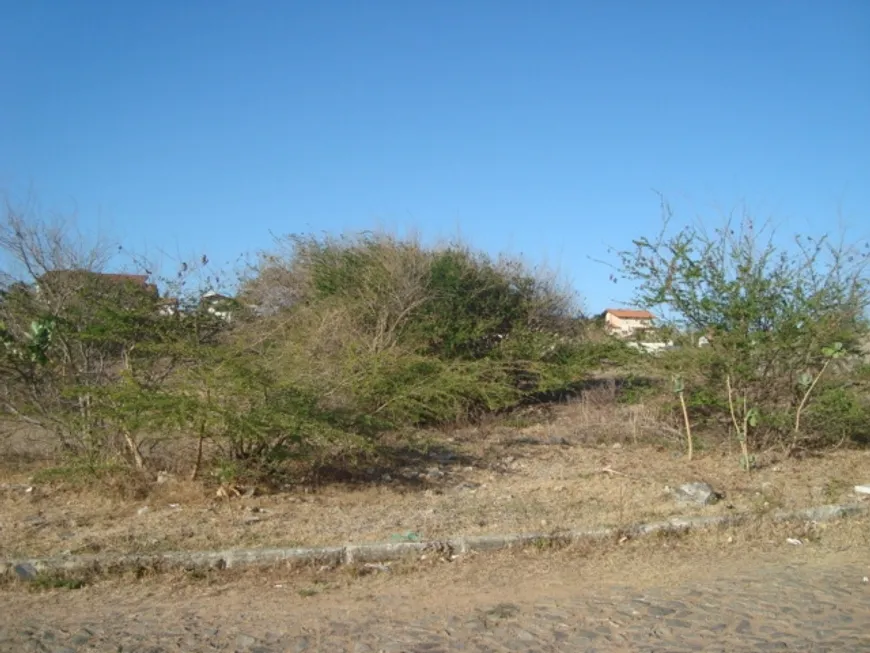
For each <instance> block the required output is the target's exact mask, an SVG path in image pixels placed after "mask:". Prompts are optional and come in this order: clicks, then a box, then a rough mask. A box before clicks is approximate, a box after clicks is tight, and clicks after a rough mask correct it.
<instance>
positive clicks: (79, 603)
mask: <svg viewBox="0 0 870 653" xmlns="http://www.w3.org/2000/svg"><path fill="white" fill-rule="evenodd" d="M796 536H797V537H800V538H801V544H800V545H794V544H792V543H789V541H788V538H790V537H791V538H794V537H796ZM868 546H870V522H868V520H867V518H853V519H846V520H841V521H836V522H830V523H826V524H820V525H816V526H813V525H806V524H804V525H798V524H791V525H786V524H781V523H780V524H773V523H769V522H766V521H765V520H764V519H763V518H759V520H758V521H756V522H753V523H752V524H750V525H749V526H748V527H747V526H743V527H740V528H735V529H712V530H709V531H700V532H696V533H690V534H670V535H663V536H659V537H652V538H644V539H641V540H636V541H631V540H629V541H627V542H625V543H624V544H620V545H616V546H608V547H593V548H583V547H582V546H571V547H567V548H565V549H561V550H541V549H536V548H534V547H532V548H528V549H525V550H520V551H508V552H500V553H495V554H490V555H480V556H476V555H470V556H462V557H461V558H460V559H458V560H456V561H454V562H434V561H430V562H427V563H425V564H424V563H420V562H400V563H394V564H393V565H392V566H390V568H389V569H387V570H383V571H373V572H371V573H368V574H361V573H360V570H359V569H355V568H349V567H341V568H338V569H335V570H322V569H314V568H307V569H306V568H301V569H288V568H286V567H276V568H271V569H246V570H224V571H214V572H208V573H207V574H205V575H200V574H189V573H188V574H184V573H181V572H178V573H170V574H158V575H155V576H146V577H144V578H138V579H137V578H134V577H132V576H130V575H127V576H124V577H109V578H104V579H102V580H99V581H97V582H95V583H93V584H88V585H86V586H85V587H84V588H82V589H78V590H69V589H52V590H44V589H42V590H40V589H35V588H34V587H32V586H31V585H28V584H24V583H18V584H13V585H6V586H5V587H0V608H2V609H0V650H4V651H5V650H9V651H13V650H14V651H31V650H33V651H43V650H98V651H117V650H124V651H128V650H129V651H143V652H144V651H159V652H161V653H164V652H165V653H169V652H180V651H184V652H185V653H190V652H192V651H215V650H221V651H223V650H226V651H249V652H253V651H261V652H265V653H279V652H285V651H300V652H303V651H312V652H313V651H324V652H325V651H330V652H333V651H340V652H342V651H347V652H348V653H349V652H351V651H354V652H373V651H379V650H383V651H403V652H408V651H433V652H434V651H447V650H465V651H480V652H481V653H482V652H483V651H487V652H489V653H492V652H495V651H498V652H505V653H506V652H507V651H516V650H524V651H530V652H531V651H534V652H538V651H540V652H542V653H543V651H575V650H592V649H593V648H594V650H600V651H629V650H634V651H636V650H660V651H663V650H668V651H696V650H717V651H718V650H721V651H725V650H727V651H739V652H743V651H747V652H748V651H756V650H772V649H777V647H778V648H786V649H787V650H807V651H808V650H814V651H815V650H843V651H845V650H850V651H851V650H854V651H857V650H866V648H865V647H866V646H867V645H868V644H870V640H868V639H867V631H866V629H865V627H866V626H867V625H870V622H868V621H867V614H868V613H867V609H866V608H867V605H868V604H867V597H868V596H870V595H868V594H867V592H868V591H870V590H868V589H867V588H868V587H870V585H867V580H866V577H867V576H868V575H870V566H868V559H867V556H866V553H865V552H866V550H867V547H868ZM669 615H670V616H669ZM64 644H66V645H67V647H66V648H62V646H63V645H64ZM518 646H519V647H520V648H518ZM4 647H5V648H4ZM83 647H87V648H83Z"/></svg>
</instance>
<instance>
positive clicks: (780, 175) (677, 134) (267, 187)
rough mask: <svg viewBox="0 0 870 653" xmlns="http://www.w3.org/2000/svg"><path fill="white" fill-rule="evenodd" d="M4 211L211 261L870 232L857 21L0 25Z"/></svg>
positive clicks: (660, 10) (159, 20) (476, 17)
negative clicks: (460, 243)
mask: <svg viewBox="0 0 870 653" xmlns="http://www.w3.org/2000/svg"><path fill="white" fill-rule="evenodd" d="M0 8H2V12H0V14H2V20H0V189H3V190H5V191H8V192H10V193H12V195H13V196H17V197H21V196H23V195H24V194H25V193H26V192H27V191H28V189H30V188H31V187H32V188H33V189H34V191H35V192H36V194H37V195H38V197H39V199H40V201H41V203H42V205H43V207H44V208H45V209H47V210H48V209H51V210H58V211H69V210H72V209H76V210H77V211H78V215H79V224H80V225H81V226H83V227H84V228H86V229H96V228H97V225H103V226H108V227H109V230H110V232H111V233H113V234H114V235H115V236H117V237H119V238H120V239H122V240H123V241H124V242H125V243H126V244H127V245H128V246H130V247H133V248H137V249H143V248H146V247H147V248H148V249H149V251H152V252H153V251H154V250H156V249H158V248H163V249H166V250H169V251H170V252H176V251H179V250H180V251H181V252H182V253H183V254H187V253H189V252H192V251H203V252H207V253H208V254H209V256H210V257H211V258H212V259H213V260H215V261H216V262H218V263H219V264H220V263H223V262H225V261H231V260H233V259H234V258H235V257H236V256H237V255H238V254H240V253H241V252H243V251H249V250H256V249H258V248H262V247H267V246H269V244H270V236H269V232H270V231H271V232H275V233H288V232H299V231H321V230H325V231H330V232H339V231H343V230H355V229H364V228H371V227H378V226H380V227H385V228H388V229H397V230H403V229H406V228H409V227H413V228H416V229H418V230H420V231H422V233H423V235H424V236H426V237H427V238H437V237H439V236H453V235H456V234H457V233H461V234H462V235H463V236H464V237H465V238H466V239H467V240H468V241H470V242H471V243H472V244H473V245H474V246H476V247H479V248H482V249H485V250H487V251H490V252H498V251H509V252H512V253H514V254H517V253H523V254H524V255H526V256H527V257H529V258H530V259H531V260H532V261H547V262H549V263H550V264H551V265H554V266H558V267H559V268H560V269H561V270H562V272H563V273H564V274H566V275H568V276H569V277H570V279H571V280H572V281H573V282H574V284H575V285H576V287H577V288H578V290H579V291H580V292H581V293H582V294H583V295H584V296H585V297H586V299H587V306H588V308H589V309H590V310H596V311H597V310H600V309H603V308H604V307H605V306H606V305H610V304H615V303H623V302H624V301H625V300H626V299H628V295H629V293H628V288H627V287H624V286H621V285H617V286H613V285H611V284H609V283H608V275H609V273H610V271H609V270H608V269H606V268H605V267H602V266H601V265H598V264H596V263H593V262H592V261H590V260H589V257H592V258H600V257H603V256H605V252H606V246H607V245H608V244H612V245H624V244H628V243H630V240H631V239H632V238H634V237H637V236H639V235H642V234H643V233H645V232H649V231H651V230H652V229H654V228H655V226H656V225H657V220H658V215H659V212H658V200H657V198H656V197H655V195H654V194H653V192H652V189H656V190H658V191H661V192H663V193H664V194H665V195H666V196H667V197H669V198H670V199H671V200H673V202H674V204H675V206H676V208H677V210H678V215H677V217H678V218H680V219H691V218H693V217H695V216H696V215H704V216H707V217H708V218H715V217H716V216H719V215H721V214H722V213H723V212H726V211H728V210H730V209H732V208H734V207H736V206H737V205H739V204H740V203H743V202H745V203H747V204H748V205H749V206H750V207H751V208H752V209H753V210H754V211H755V212H757V213H758V214H760V215H762V216H763V217H770V216H772V217H774V218H775V219H777V220H778V222H779V223H780V224H781V225H783V228H788V229H792V230H795V231H807V230H811V231H818V230H824V229H827V228H831V227H834V228H835V227H836V226H837V221H838V220H841V221H843V222H844V223H845V224H846V225H847V226H849V227H850V228H851V229H852V231H854V232H856V234H858V233H859V232H860V234H859V235H867V231H868V230H870V217H868V215H870V214H868V207H870V1H868V0H814V1H809V0H754V1H749V0H739V1H738V0H731V1H724V0H723V1H714V0H694V1H689V0H685V1H683V0H658V1H656V2H653V1H649V0H647V1H640V0H637V1H628V0H623V1H616V0H614V1H612V2H594V3H593V2H585V1H582V0H563V1H549V2H547V1H540V2H532V1H531V0H526V1H524V2H520V1H516V0H437V1H435V0H427V1H425V2H424V1H422V0H392V1H389V2H387V1H384V0H357V1H355V2H351V1H350V0H346V1H336V0H319V1H310V2H304V3H303V2H300V1H297V0H271V1H267V0H248V1H247V2H243V1H241V0H236V1H232V2H230V1H228V0H171V1H170V0H152V1H150V2H141V1H134V0H111V1H110V0H101V1H97V0H54V1H47V0H28V1H26V2H25V1H12V0H2V1H0Z"/></svg>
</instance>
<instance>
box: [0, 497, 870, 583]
mask: <svg viewBox="0 0 870 653" xmlns="http://www.w3.org/2000/svg"><path fill="white" fill-rule="evenodd" d="M868 511H870V504H859V503H854V504H844V505H826V506H817V507H814V508H807V509H804V510H797V511H790V512H786V511H779V512H775V513H773V514H772V515H768V517H772V519H773V520H774V521H777V522H784V521H815V522H824V521H830V520H833V519H838V518H841V517H848V516H852V515H857V514H860V513H864V512H868ZM754 516H756V515H754V514H753V513H740V514H734V515H722V516H717V517H698V516H696V517H674V518H672V519H668V520H666V521H660V522H651V523H646V524H634V525H631V526H628V527H624V528H601V529H590V530H573V531H566V532H562V533H555V534H554V533H526V534H516V535H480V536H468V537H456V538H449V539H447V540H439V541H432V542H389V543H380V544H359V545H354V544H351V545H347V546H343V547H316V548H271V549H266V548H263V549H228V550H226V551H172V552H167V553H155V554H142V555H136V554H129V555H85V556H58V557H51V558H32V559H25V560H9V561H0V575H13V574H16V575H19V576H25V577H27V576H30V577H33V576H35V574H37V573H57V572H68V573H69V572H72V573H75V572H91V573H117V572H122V571H130V570H136V569H155V570H169V569H184V570H189V571H192V570H196V569H225V568H231V567H245V566H267V565H274V564H279V563H297V564H298V563H308V564H312V563H313V564H322V565H330V566H336V565H341V564H353V563H381V562H389V561H392V560H398V559H401V558H406V557H409V556H412V555H424V554H427V553H429V552H434V553H441V554H443V553H451V554H462V553H470V552H488V551H498V550H502V549H511V548H518V547H520V548H521V547H525V546H532V545H535V546H556V545H566V544H573V543H577V542H595V541H602V540H607V539H612V538H616V537H622V536H626V537H642V536H645V535H651V534H653V533H661V532H681V531H688V530H691V529H698V528H708V527H710V526H736V525H739V524H741V523H743V522H746V521H748V520H750V519H751V518H752V517H754Z"/></svg>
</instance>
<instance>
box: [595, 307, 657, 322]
mask: <svg viewBox="0 0 870 653" xmlns="http://www.w3.org/2000/svg"><path fill="white" fill-rule="evenodd" d="M604 313H605V315H606V314H607V313H610V314H611V315H613V316H614V317H618V318H622V319H623V320H654V319H655V315H653V314H652V313H650V312H649V311H636V310H633V309H628V308H608V309H607V310H606V311H604Z"/></svg>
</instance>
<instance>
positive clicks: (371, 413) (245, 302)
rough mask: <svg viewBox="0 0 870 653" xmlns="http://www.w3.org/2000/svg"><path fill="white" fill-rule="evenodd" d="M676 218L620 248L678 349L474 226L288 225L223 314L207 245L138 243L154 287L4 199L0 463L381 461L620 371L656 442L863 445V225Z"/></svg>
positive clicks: (278, 482)
mask: <svg viewBox="0 0 870 653" xmlns="http://www.w3.org/2000/svg"><path fill="white" fill-rule="evenodd" d="M665 218H666V219H665V221H664V226H663V229H662V230H661V232H659V233H657V234H654V235H652V236H649V237H639V239H638V240H637V241H635V242H634V243H633V244H632V243H629V244H626V246H625V248H624V250H623V251H615V252H614V264H615V266H616V268H617V274H618V276H619V277H620V278H622V279H625V280H627V281H630V282H632V283H633V284H635V286H636V287H637V289H638V292H637V297H636V298H635V302H634V303H635V304H636V305H637V306H638V307H641V308H648V309H650V310H652V311H653V312H654V313H656V315H659V316H661V319H660V322H661V327H660V329H661V331H660V332H661V333H663V334H665V336H666V337H667V338H669V339H671V340H673V341H674V343H675V345H676V346H675V347H673V348H670V349H667V350H665V351H663V352H660V353H658V354H656V355H649V354H645V353H642V352H640V351H637V350H635V349H632V348H631V347H629V346H627V343H626V342H625V341H622V340H620V339H618V338H616V337H613V336H610V335H608V334H607V333H606V332H605V331H604V329H603V327H602V325H601V321H600V320H599V319H597V318H596V317H595V316H590V315H587V314H585V313H584V311H583V307H582V305H581V302H580V301H579V299H578V296H577V295H576V294H575V291H574V289H572V288H570V287H567V286H566V285H564V284H561V283H560V282H559V280H558V279H557V278H555V277H554V276H553V275H550V274H548V273H547V272H546V271H542V270H538V269H535V268H532V267H530V266H528V265H526V264H524V263H523V262H521V261H518V260H513V259H510V258H501V257H500V258H492V257H490V256H487V255H485V254H483V253H481V252H478V251H475V250H474V249H473V248H472V247H470V246H469V245H466V244H462V243H449V244H445V245H443V246H438V247H427V246H424V245H422V244H421V243H420V242H418V241H416V240H414V239H400V238H396V237H392V236H389V235H384V234H361V235H355V236H342V237H311V236H305V235H290V236H286V237H282V238H279V239H278V240H277V241H276V242H275V244H274V247H273V249H272V250H271V251H268V252H262V253H259V254H258V255H257V257H256V261H255V263H254V264H253V265H251V266H249V267H248V268H247V269H246V270H245V271H243V273H241V274H240V275H238V279H234V280H233V282H232V283H231V284H229V287H230V288H231V292H227V293H226V294H228V295H229V294H231V295H232V298H231V299H229V298H218V301H219V302H220V304H219V308H220V310H209V308H208V307H212V308H214V307H215V306H216V305H217V304H215V303H214V302H204V301H203V300H202V297H203V293H204V292H205V291H207V290H218V291H220V290H221V284H220V283H219V280H218V278H217V277H219V276H223V275H217V274H216V273H215V272H213V271H211V270H210V266H209V264H208V263H207V259H206V258H205V257H202V259H200V260H192V261H186V262H179V263H178V265H177V270H172V271H170V272H169V273H168V274H166V273H165V274H164V275H163V276H160V275H159V274H154V273H152V272H153V269H152V267H151V264H149V263H148V262H146V261H143V260H141V259H140V258H138V257H136V256H135V255H130V256H129V257H127V258H128V259H129V266H130V267H129V268H128V270H127V271H129V272H131V273H138V274H142V275H145V274H150V276H149V279H148V282H147V283H144V282H142V281H141V280H138V279H135V278H131V277H127V278H121V277H111V276H106V275H100V274H93V273H95V272H112V273H114V272H118V271H119V268H118V264H117V261H118V260H120V258H123V257H124V256H125V255H126V252H125V251H123V250H122V251H120V252H119V248H118V246H117V245H115V244H106V243H96V244H82V240H81V239H78V238H75V237H74V234H73V232H72V231H70V230H68V229H65V228H64V226H63V225H62V224H57V223H52V222H49V221H44V220H41V219H38V218H31V217H29V216H25V215H22V214H21V213H19V212H17V211H16V210H15V208H14V207H10V208H8V209H7V211H6V214H5V217H4V219H3V222H2V225H0V252H2V297H0V320H2V324H0V339H2V345H3V346H2V349H0V384H2V385H0V410H2V417H3V420H4V421H3V426H4V431H3V435H2V437H3V438H4V440H5V445H6V446H7V451H8V452H17V454H16V455H17V458H15V457H13V456H12V454H11V453H8V454H7V462H9V463H12V462H16V461H17V463H16V464H19V463H20V464H26V465H36V466H37V467H38V468H39V469H40V471H39V472H38V473H39V474H41V475H42V478H45V479H50V478H63V479H66V480H73V479H76V480H82V481H87V480H88V479H96V478H104V477H107V476H112V477H115V476H119V475H120V476H129V477H135V478H139V479H145V480H146V481H148V482H150V481H153V480H154V479H156V476H157V472H158V471H160V470H168V471H171V472H172V473H174V474H177V475H184V476H188V477H190V478H191V479H196V480H201V481H203V482H206V483H244V482H252V483H257V484H262V485H266V486H269V485H271V486H274V487H280V486H286V485H287V484H293V483H296V482H300V481H305V482H310V481H312V480H318V479H319V480H320V481H321V482H325V481H328V480H329V479H330V478H354V477H357V476H359V475H362V474H364V472H365V470H366V469H370V468H372V467H377V468H378V469H379V470H381V471H383V470H384V469H386V468H389V465H390V461H393V460H399V459H400V457H401V456H400V454H401V453H402V452H403V451H406V450H407V448H408V447H410V446H412V443H414V442H417V439H415V438H414V437H413V434H414V433H418V432H419V431H420V430H421V429H426V430H428V431H430V432H432V431H438V430H439V429H440V430H441V431H442V432H444V430H445V429H451V428H455V427H460V426H468V425H469V424H476V423H481V421H487V420H489V421H491V420H494V419H499V420H503V421H509V420H511V419H513V418H512V417H511V416H512V415H515V414H517V413H516V411H518V410H519V409H527V408H528V407H529V406H530V405H535V404H540V403H546V402H558V401H567V400H571V399H572V398H576V397H578V396H580V395H581V394H582V393H583V390H584V388H588V387H589V385H590V384H592V383H595V382H596V380H598V379H602V378H609V379H614V383H615V384H616V387H617V391H616V393H615V394H614V396H613V399H612V402H613V404H616V405H619V406H629V405H635V406H637V405H642V406H643V407H644V411H645V412H644V414H645V415H647V416H649V415H655V420H656V421H655V424H653V426H652V427H651V426H650V425H649V424H646V425H645V427H644V429H643V430H644V437H645V438H648V439H655V438H656V437H657V434H660V435H661V438H662V439H663V441H667V443H668V446H672V447H680V446H682V447H684V448H685V447H686V441H685V440H686V439H685V437H683V438H682V439H681V438H679V437H678V438H676V439H674V438H673V437H671V436H672V435H673V434H674V433H675V432H676V433H677V434H680V433H683V434H685V429H686V427H687V425H688V426H689V427H690V429H691V430H690V435H689V441H690V442H693V441H699V442H703V443H704V445H705V446H706V447H708V448H709V447H710V446H715V445H716V444H717V443H722V442H728V441H732V442H739V443H740V452H741V453H740V454H739V460H735V463H734V464H735V465H740V466H742V467H743V468H744V469H745V470H746V471H752V469H753V468H756V467H758V466H759V464H760V463H759V460H760V459H759V456H760V455H761V454H763V453H765V452H769V451H776V452H779V453H780V454H782V455H783V456H798V455H802V454H805V453H806V452H808V451H826V450H830V449H831V448H835V447H866V446H867V444H868V443H870V393H868V387H870V366H868V363H867V361H868V359H867V342H868V340H867V337H868V336H867V334H868V331H867V329H868V319H867V318H868V314H867V309H868V299H870V287H868V282H870V280H868V275H867V271H868V268H867V266H868V263H870V250H868V248H867V244H866V243H854V244H848V243H843V242H839V243H834V242H833V241H830V240H828V239H826V238H825V237H811V236H809V235H804V234H802V235H799V236H795V238H794V239H793V240H790V241H786V240H780V239H777V238H774V237H773V236H772V234H771V233H770V232H769V231H768V230H766V229H765V228H763V227H762V226H761V225H755V224H753V222H752V220H751V219H748V218H747V219H742V220H740V221H738V222H736V223H733V224H732V223H725V224H723V225H722V226H721V227H720V228H719V229H717V230H714V231H710V232H708V231H705V230H704V229H702V228H700V227H698V226H692V225H689V226H686V227H684V228H680V229H674V228H672V222H671V220H670V219H669V216H667V215H666V216H665ZM110 263H111V264H112V265H111V266H110ZM164 272H165V271H164ZM223 281H224V283H225V279H224V280H223ZM579 281H580V282H581V283H582V281H583V280H582V279H581V280H579ZM151 284H153V285H151ZM579 290H580V291H582V288H580V289H579ZM167 298H173V299H175V300H177V305H176V304H172V303H168V302H167V301H166V300H167ZM228 315H229V316H231V319H227V316H228ZM700 336H705V337H706V338H707V340H708V341H709V344H708V345H707V346H703V347H700V346H698V338H699V337H700ZM683 405H685V412H684V411H683ZM606 410H607V411H608V412H607V414H608V415H613V414H616V413H615V412H614V410H613V406H612V405H611V406H608V407H607V409H606ZM610 428H612V429H617V430H619V429H628V428H631V426H630V424H629V422H628V421H626V422H625V423H624V424H619V425H610ZM704 455H705V454H704V447H703V446H702V447H700V448H699V449H698V450H696V452H695V457H696V458H697V457H700V456H704ZM28 457H29V458H28ZM397 464H398V463H397Z"/></svg>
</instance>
